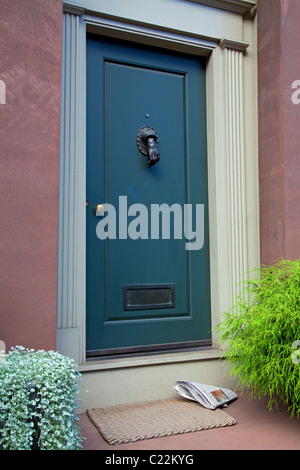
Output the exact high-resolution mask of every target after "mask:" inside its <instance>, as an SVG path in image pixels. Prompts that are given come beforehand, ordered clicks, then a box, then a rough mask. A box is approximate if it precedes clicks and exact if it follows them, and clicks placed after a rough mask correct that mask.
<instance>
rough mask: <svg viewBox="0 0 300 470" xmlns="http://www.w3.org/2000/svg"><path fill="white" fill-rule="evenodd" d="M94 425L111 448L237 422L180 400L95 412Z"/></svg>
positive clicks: (98, 409) (221, 411)
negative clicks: (113, 445)
mask: <svg viewBox="0 0 300 470" xmlns="http://www.w3.org/2000/svg"><path fill="white" fill-rule="evenodd" d="M87 414H88V416H89V418H90V419H91V421H92V422H93V423H94V425H95V426H96V428H97V429H98V431H99V432H100V433H101V435H102V436H103V437H104V439H105V440H106V441H107V442H108V443H109V444H124V443H126V442H135V441H139V440H143V439H151V438H154V437H163V436H171V435H173V434H183V433H187V432H194V431H201V430H204V429H212V428H220V427H224V426H232V425H234V424H235V423H236V420H235V419H234V418H232V417H231V416H229V415H228V414H227V413H225V412H224V411H223V410H221V409H220V408H217V409H215V410H208V409H206V408H204V407H203V406H201V405H199V403H196V402H192V401H190V400H184V399H181V398H174V399H170V400H160V401H153V402H147V403H134V404H130V405H118V406H113V407H108V408H93V409H90V410H88V411H87Z"/></svg>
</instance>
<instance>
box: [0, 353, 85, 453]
mask: <svg viewBox="0 0 300 470" xmlns="http://www.w3.org/2000/svg"><path fill="white" fill-rule="evenodd" d="M79 380H80V373H79V372H78V370H77V368H76V366H75V364H74V363H73V360H71V359H69V358H67V357H65V356H63V355H61V354H60V353H58V352H54V351H44V350H39V351H35V350H33V349H25V348H24V347H22V346H17V347H16V348H12V349H11V351H9V353H8V354H7V355H5V357H4V359H2V361H1V363H0V423H1V426H0V446H1V448H2V449H4V450H35V449H40V450H73V449H74V450H75V449H80V448H81V442H82V437H81V435H80V428H79V426H78V425H77V421H78V418H77V416H76V409H77V408H78V405H77V394H78V381H79Z"/></svg>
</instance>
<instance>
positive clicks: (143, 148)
mask: <svg viewBox="0 0 300 470" xmlns="http://www.w3.org/2000/svg"><path fill="white" fill-rule="evenodd" d="M136 143H137V146H138V148H139V151H140V152H141V153H142V154H143V155H145V156H146V157H148V165H149V166H153V165H155V163H158V162H159V160H160V155H159V149H158V136H157V133H156V132H155V130H154V129H152V127H149V126H144V127H141V129H140V130H139V131H138V134H137V137H136Z"/></svg>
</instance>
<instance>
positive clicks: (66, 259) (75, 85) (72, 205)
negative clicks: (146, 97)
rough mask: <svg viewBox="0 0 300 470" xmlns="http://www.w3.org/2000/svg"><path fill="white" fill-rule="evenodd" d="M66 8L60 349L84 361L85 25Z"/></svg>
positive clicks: (79, 12)
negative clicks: (82, 119)
mask: <svg viewBox="0 0 300 470" xmlns="http://www.w3.org/2000/svg"><path fill="white" fill-rule="evenodd" d="M83 12H84V10H83V9H81V8H76V7H68V6H67V7H66V6H65V7H64V17H63V56H62V106H61V150H60V195H59V198H60V201H59V207H60V213H59V246H58V317H57V318H58V320H57V328H58V331H57V349H58V350H59V351H60V352H61V353H63V354H66V355H68V356H71V357H72V358H74V359H75V360H76V361H77V362H83V360H84V359H85V353H84V351H85V338H84V334H83V332H84V324H83V322H84V319H85V269H84V268H83V267H84V266H85V253H84V247H85V124H84V123H82V122H80V119H79V117H80V116H81V117H82V116H84V115H85V67H84V64H85V34H86V33H85V24H84V22H83V21H82V20H81V16H82V14H83Z"/></svg>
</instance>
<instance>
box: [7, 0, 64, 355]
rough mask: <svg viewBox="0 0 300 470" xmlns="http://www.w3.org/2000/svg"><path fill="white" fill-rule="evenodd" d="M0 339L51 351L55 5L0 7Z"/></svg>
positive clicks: (57, 89) (58, 44)
mask: <svg viewBox="0 0 300 470" xmlns="http://www.w3.org/2000/svg"><path fill="white" fill-rule="evenodd" d="M0 31H1V63H0V80H2V81H4V82H5V85H6V104H0V120H1V122H0V134H1V136H0V142H1V169H0V191H1V195H0V198H1V199H0V200H1V204H0V227H1V228H0V230H1V237H0V263H1V270H0V276H1V279H0V339H2V340H4V341H5V342H6V346H7V347H8V348H10V347H11V346H12V345H16V344H21V345H23V346H26V347H33V348H42V349H53V348H55V346H56V310H57V305H56V303H57V231H58V190H59V147H60V94H61V48H62V0H51V1H49V0H47V1H42V0H26V1H24V0H13V1H12V0H1V5H0Z"/></svg>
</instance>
